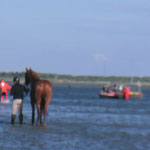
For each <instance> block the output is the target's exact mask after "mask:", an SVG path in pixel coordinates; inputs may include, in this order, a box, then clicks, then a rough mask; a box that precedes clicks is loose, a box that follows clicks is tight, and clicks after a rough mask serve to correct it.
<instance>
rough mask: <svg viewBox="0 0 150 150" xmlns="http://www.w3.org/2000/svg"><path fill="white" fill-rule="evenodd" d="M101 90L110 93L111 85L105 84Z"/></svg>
mask: <svg viewBox="0 0 150 150" xmlns="http://www.w3.org/2000/svg"><path fill="white" fill-rule="evenodd" d="M101 91H102V92H103V93H109V91H110V90H109V87H108V86H106V85H105V86H103V87H102V90H101Z"/></svg>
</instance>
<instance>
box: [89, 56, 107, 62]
mask: <svg viewBox="0 0 150 150" xmlns="http://www.w3.org/2000/svg"><path fill="white" fill-rule="evenodd" d="M92 57H93V59H94V60H95V61H96V62H106V61H108V57H106V56H105V55H103V54H93V55H92Z"/></svg>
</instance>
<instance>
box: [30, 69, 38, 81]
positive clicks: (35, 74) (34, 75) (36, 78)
mask: <svg viewBox="0 0 150 150" xmlns="http://www.w3.org/2000/svg"><path fill="white" fill-rule="evenodd" d="M31 75H32V78H33V79H34V80H36V81H38V80H40V77H39V75H38V74H37V73H36V72H34V71H32V70H31Z"/></svg>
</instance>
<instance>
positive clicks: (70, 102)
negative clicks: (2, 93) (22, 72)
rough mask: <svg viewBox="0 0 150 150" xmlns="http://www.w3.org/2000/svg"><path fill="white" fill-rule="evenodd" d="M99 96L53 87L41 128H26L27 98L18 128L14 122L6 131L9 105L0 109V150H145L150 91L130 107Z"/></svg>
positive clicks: (79, 88)
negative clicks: (44, 120)
mask: <svg viewBox="0 0 150 150" xmlns="http://www.w3.org/2000/svg"><path fill="white" fill-rule="evenodd" d="M99 90H100V86H92V85H90V86H89V85H88V86H85V85H84V86H83V85H53V96H52V100H51V104H50V106H49V109H48V115H47V119H46V127H37V126H36V125H34V126H32V125H31V112H32V111H31V105H30V98H29V96H27V97H25V98H24V104H23V113H24V124H23V125H19V123H18V122H19V119H18V116H17V118H16V124H15V125H11V124H10V119H11V112H12V105H7V104H6V105H0V150H16V149H18V150H19V149H21V150H29V149H30V150H50V149H51V150H109V149H111V150H148V149H150V87H143V89H142V90H143V91H142V92H143V93H144V98H143V100H129V101H126V100H118V99H102V98H99V96H98V93H99ZM36 116H37V115H36Z"/></svg>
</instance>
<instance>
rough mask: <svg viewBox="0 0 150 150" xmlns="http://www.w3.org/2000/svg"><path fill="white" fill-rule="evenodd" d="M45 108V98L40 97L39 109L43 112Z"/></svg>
mask: <svg viewBox="0 0 150 150" xmlns="http://www.w3.org/2000/svg"><path fill="white" fill-rule="evenodd" d="M44 108H45V100H43V99H42V101H41V111H42V112H43V111H44Z"/></svg>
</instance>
